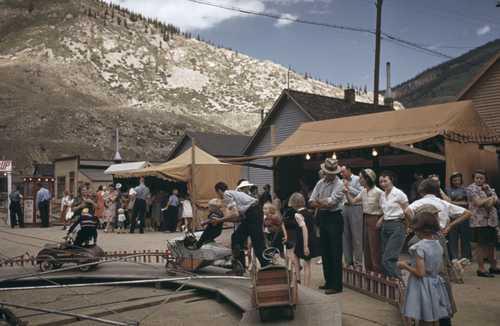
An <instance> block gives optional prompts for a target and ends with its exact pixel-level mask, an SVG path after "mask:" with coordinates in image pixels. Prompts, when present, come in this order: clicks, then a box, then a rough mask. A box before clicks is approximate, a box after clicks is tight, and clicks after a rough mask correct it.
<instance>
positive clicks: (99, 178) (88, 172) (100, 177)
mask: <svg viewBox="0 0 500 326" xmlns="http://www.w3.org/2000/svg"><path fill="white" fill-rule="evenodd" d="M80 173H81V174H83V175H84V176H86V177H87V178H89V179H90V180H92V181H93V182H113V176H112V175H111V174H104V169H100V168H94V169H93V168H81V169H80Z"/></svg>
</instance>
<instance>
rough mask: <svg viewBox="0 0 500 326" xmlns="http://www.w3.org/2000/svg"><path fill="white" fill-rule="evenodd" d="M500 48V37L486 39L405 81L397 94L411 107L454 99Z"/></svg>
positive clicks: (394, 94) (397, 96) (394, 92)
mask: <svg viewBox="0 0 500 326" xmlns="http://www.w3.org/2000/svg"><path fill="white" fill-rule="evenodd" d="M499 51H500V39H497V40H495V41H492V42H489V43H486V44H485V45H483V46H480V47H478V48H475V49H473V50H471V51H469V52H467V53H465V54H463V55H461V56H459V57H457V58H454V59H452V60H449V61H446V62H444V63H442V64H440V65H438V66H435V67H433V68H430V69H427V70H426V71H424V72H422V73H420V74H418V75H417V76H416V77H414V78H412V79H410V80H408V81H406V82H404V83H401V84H400V85H398V86H396V87H394V89H393V96H394V98H395V99H396V100H397V101H399V102H401V103H402V104H403V105H404V106H405V107H407V108H409V107H416V106H422V105H428V104H437V103H444V102H449V101H453V100H455V98H456V96H457V95H458V94H459V93H460V91H462V90H463V88H464V87H465V86H466V85H467V83H469V82H470V81H471V80H472V79H473V78H474V76H475V75H476V74H477V73H478V72H479V71H480V70H481V68H482V66H483V65H484V64H486V63H488V61H490V60H491V59H492V58H493V57H494V56H495V55H496V54H497V53H498V52H499Z"/></svg>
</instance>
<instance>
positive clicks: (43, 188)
mask: <svg viewBox="0 0 500 326" xmlns="http://www.w3.org/2000/svg"><path fill="white" fill-rule="evenodd" d="M38 187H39V188H40V189H39V190H38V192H37V193H36V206H37V208H38V213H39V216H40V219H41V221H42V227H43V228H48V227H49V211H50V199H51V198H52V196H51V194H50V191H49V190H48V189H47V185H45V184H43V183H39V184H38Z"/></svg>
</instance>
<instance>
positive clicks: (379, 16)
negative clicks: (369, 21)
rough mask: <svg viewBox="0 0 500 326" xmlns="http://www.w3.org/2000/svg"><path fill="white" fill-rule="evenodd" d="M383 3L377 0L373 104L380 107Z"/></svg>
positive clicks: (381, 0)
mask: <svg viewBox="0 0 500 326" xmlns="http://www.w3.org/2000/svg"><path fill="white" fill-rule="evenodd" d="M382 2H383V0H377V3H376V4H375V5H376V6H377V27H376V31H375V74H374V76H373V104H375V105H378V93H379V79H380V34H381V25H382Z"/></svg>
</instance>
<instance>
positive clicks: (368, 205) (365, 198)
mask: <svg viewBox="0 0 500 326" xmlns="http://www.w3.org/2000/svg"><path fill="white" fill-rule="evenodd" d="M383 193H384V192H383V191H382V189H380V188H379V187H377V186H375V187H373V188H372V189H369V190H366V188H364V189H363V190H361V192H360V193H359V195H358V196H356V198H355V200H356V201H358V200H359V199H360V198H361V203H362V204H363V213H365V214H370V215H382V214H383V212H382V208H381V207H380V196H382V194H383Z"/></svg>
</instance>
